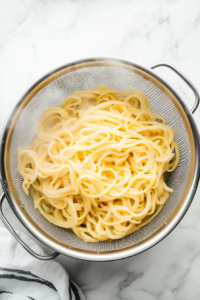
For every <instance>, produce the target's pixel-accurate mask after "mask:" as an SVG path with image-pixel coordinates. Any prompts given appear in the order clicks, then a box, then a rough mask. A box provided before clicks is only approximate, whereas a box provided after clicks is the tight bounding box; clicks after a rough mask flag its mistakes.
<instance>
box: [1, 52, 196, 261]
mask: <svg viewBox="0 0 200 300" xmlns="http://www.w3.org/2000/svg"><path fill="white" fill-rule="evenodd" d="M160 66H165V67H168V68H171V69H172V70H173V71H174V72H176V73H177V74H178V75H179V76H180V77H181V78H182V79H183V80H184V81H185V82H186V84H187V85H188V86H189V87H190V88H191V89H192V91H193V92H194V95H195V104H194V106H193V108H192V110H191V112H190V110H189V109H188V108H187V106H186V105H185V104H184V102H183V100H182V99H181V97H180V96H179V95H178V94H177V93H176V92H175V90H174V89H173V88H172V87H171V86H170V85H169V84H168V83H167V82H165V81H164V80H163V79H162V78H161V77H160V76H158V75H157V74H156V73H155V72H154V71H153V70H152V69H154V68H156V67H160ZM102 84H103V85H108V86H109V87H111V88H112V89H118V90H119V89H120V90H125V91H128V88H129V87H133V88H135V89H137V90H139V91H141V92H143V93H145V94H146V95H147V97H148V99H149V101H150V106H151V109H152V111H153V112H155V113H158V114H160V115H162V116H164V117H165V119H166V120H167V124H168V125H170V126H172V127H173V128H174V130H175V140H176V141H177V143H178V146H179V149H180V163H179V165H178V167H177V169H176V170H175V171H174V172H173V173H172V174H167V177H166V180H167V184H168V185H169V186H170V187H171V188H173V189H174V192H173V193H172V194H171V195H170V197H169V199H168V200H167V202H166V204H165V205H164V207H163V209H162V211H161V212H160V213H159V214H158V216H157V217H156V218H154V219H153V220H152V221H151V222H150V223H149V224H148V225H146V226H145V227H143V228H142V229H140V230H139V231H137V232H135V233H133V234H131V235H129V236H126V237H124V238H122V239H119V240H115V241H111V242H110V241H109V242H106V241H104V242H97V243H90V242H87V243H86V242H84V241H83V240H81V239H79V238H78V237H77V236H76V235H75V234H74V233H73V232H72V231H70V230H66V229H63V228H60V227H58V226H55V225H53V224H51V223H50V222H48V221H47V220H46V219H45V218H44V217H43V216H42V215H41V214H40V213H39V212H38V211H37V210H36V209H35V208H34V204H33V200H32V198H31V196H26V195H25V193H24V191H23V189H22V178H21V176H20V175H19V173H18V170H17V149H18V147H19V146H20V147H25V146H26V145H27V144H28V143H29V142H30V141H31V140H32V138H33V136H34V134H35V132H36V127H37V123H38V120H39V118H40V116H41V115H42V114H43V112H44V111H45V110H46V109H48V108H49V107H52V106H60V105H61V103H62V102H63V101H64V99H65V98H66V97H67V96H69V95H70V94H72V93H74V92H75V91H78V90H85V89H94V88H95V87H96V86H98V85H102ZM198 105H199V94H198V92H197V90H196V89H195V87H194V86H193V84H192V83H191V82H190V81H189V80H188V79H187V78H186V77H185V76H183V74H182V73H180V72H179V71H178V70H177V69H176V68H174V67H173V66H171V65H169V64H166V63H159V64H156V65H153V66H152V67H151V68H147V67H144V66H142V65H139V64H137V63H133V62H130V61H126V60H122V59H118V58H92V59H82V60H78V61H75V62H72V63H69V64H66V65H63V66H61V67H59V68H57V69H55V70H53V71H51V72H49V73H48V74H46V75H44V76H43V77H41V78H40V79H38V80H37V81H36V82H35V83H34V84H32V85H31V86H30V87H29V88H28V89H27V90H26V91H25V92H24V93H23V94H22V96H21V97H20V98H19V99H18V101H17V103H16V105H15V106H14V107H13V109H12V111H11V113H10V115H9V116H8V118H7V121H6V123H5V125H4V127H3V130H2V134H1V144H0V160H1V166H0V179H1V184H2V187H3V194H2V195H1V197H0V218H1V220H2V222H3V223H4V225H5V226H6V227H7V229H8V230H9V231H10V233H11V234H12V235H13V236H14V237H15V238H16V239H17V240H18V241H19V242H20V243H21V245H22V246H23V247H24V248H25V249H26V250H27V251H28V252H29V253H30V254H32V255H33V256H35V257H37V258H38V259H44V260H47V259H51V258H54V257H56V256H57V255H58V254H59V253H62V254H65V255H68V256H71V257H75V258H79V259H85V260H94V261H108V260H117V259H121V258H125V257H129V256H132V255H135V254H138V253H140V252H142V251H144V250H146V249H148V248H150V247H152V246H153V245H155V244H157V243H158V242H159V241H161V240H162V239H163V238H164V237H166V235H168V234H169V233H170V232H171V231H172V230H173V229H174V227H175V226H176V225H177V224H178V223H179V221H180V220H181V219H182V217H183V216H184V214H185V213H186V211H187V209H188V207H189V206H190V204H191V202H192V200H193V197H194V195H195V192H196V189H197V185H198V181H199V152H200V139H199V134H198V130H197V127H196V124H195V122H194V119H193V116H192V113H194V112H195V110H196V109H197V107H198ZM5 197H6V198H7V201H8V203H9V204H10V206H11V208H12V210H13V211H14V213H15V214H16V216H17V217H18V219H19V220H20V221H21V222H22V224H23V225H24V226H25V228H26V229H28V230H29V231H30V232H31V233H32V234H33V236H35V237H36V238H37V239H38V240H40V241H41V242H43V243H44V244H45V245H47V246H49V247H50V248H52V249H54V250H55V251H56V252H54V253H53V254H52V255H49V256H41V255H38V254H36V253H34V252H33V251H32V250H31V249H30V248H29V247H28V246H27V245H26V244H25V243H24V242H23V241H22V240H21V239H20V238H19V237H18V235H17V233H16V232H15V230H14V229H13V228H12V227H11V225H10V224H9V222H8V220H7V219H6V218H5V216H4V215H3V212H2V203H3V200H4V198H5Z"/></svg>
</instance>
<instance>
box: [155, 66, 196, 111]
mask: <svg viewBox="0 0 200 300" xmlns="http://www.w3.org/2000/svg"><path fill="white" fill-rule="evenodd" d="M158 67H167V68H169V69H171V70H173V71H174V72H175V73H176V74H178V75H179V76H180V77H181V78H182V79H183V80H184V81H185V82H186V83H187V85H188V86H189V87H190V88H191V90H192V91H193V92H194V95H195V103H194V106H193V107H192V109H191V112H192V113H194V112H195V111H196V109H197V107H198V106H199V102H200V96H199V93H198V91H197V89H196V88H195V86H194V85H193V83H192V82H191V81H190V80H189V79H188V78H187V77H185V75H183V74H182V73H181V72H180V71H179V70H178V69H177V68H175V67H174V66H172V65H170V64H168V63H165V62H160V63H157V64H155V65H152V66H150V68H151V69H155V68H158Z"/></svg>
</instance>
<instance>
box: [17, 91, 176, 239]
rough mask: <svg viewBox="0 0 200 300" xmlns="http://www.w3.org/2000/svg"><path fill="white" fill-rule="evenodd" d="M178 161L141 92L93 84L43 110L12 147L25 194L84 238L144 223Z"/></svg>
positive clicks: (122, 232) (170, 135) (169, 135)
mask: <svg viewBox="0 0 200 300" xmlns="http://www.w3.org/2000/svg"><path fill="white" fill-rule="evenodd" d="M178 163H179V148H178V146H177V143H176V142H175V141H174V130H173V128H171V127H170V126H167V125H166V121H165V119H164V118H163V117H162V116H159V115H157V114H153V113H152V111H151V109H150V106H149V101H148V99H147V97H146V96H145V95H144V94H142V93H140V92H138V91H136V90H135V89H132V88H130V93H127V92H124V91H120V90H112V89H110V88H109V87H107V86H98V87H97V88H96V89H94V90H87V91H80V92H76V93H74V94H73V95H71V96H69V97H67V98H66V100H65V101H64V102H63V104H62V105H61V107H52V108H50V109H48V110H47V111H45V113H44V114H43V115H42V117H41V118H40V120H39V124H38V128H37V134H36V136H35V138H34V139H33V141H32V142H31V144H30V145H29V146H27V147H26V148H25V149H24V150H23V149H21V148H19V149H18V169H19V173H20V174H21V176H22V178H23V189H24V192H25V193H26V195H28V194H29V190H30V192H31V195H32V197H33V201H34V205H35V208H36V209H38V210H39V212H40V213H41V214H42V215H43V216H44V217H45V218H46V219H47V220H49V221H50V222H51V223H53V224H56V225H57V226H60V227H63V228H68V229H72V230H73V231H74V232H75V234H76V235H77V236H78V237H80V238H81V239H83V240H84V241H86V242H98V241H105V240H115V239H120V238H122V237H124V236H126V235H128V234H130V233H133V232H135V231H136V230H138V229H139V228H141V227H142V226H144V225H146V224H147V223H149V222H150V221H151V220H152V219H153V218H154V217H155V216H156V215H157V214H158V213H159V212H160V210H161V209H162V207H163V205H164V204H165V202H166V201H167V199H168V198H169V193H172V192H173V190H172V189H171V188H169V187H168V186H167V185H166V183H165V176H164V175H165V172H166V171H167V172H172V171H173V170H174V169H175V168H176V167H177V165H178Z"/></svg>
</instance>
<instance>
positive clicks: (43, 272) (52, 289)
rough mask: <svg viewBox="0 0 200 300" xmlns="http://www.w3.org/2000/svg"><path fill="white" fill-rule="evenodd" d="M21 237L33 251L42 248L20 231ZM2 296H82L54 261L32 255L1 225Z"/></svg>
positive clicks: (58, 299) (59, 299)
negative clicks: (43, 259) (39, 258)
mask: <svg viewBox="0 0 200 300" xmlns="http://www.w3.org/2000/svg"><path fill="white" fill-rule="evenodd" d="M17 234H18V235H19V236H20V238H21V239H22V240H23V241H24V242H25V243H26V244H27V245H28V246H29V247H30V248H31V249H33V250H34V251H35V252H36V253H38V254H40V255H45V253H44V251H43V249H42V248H41V247H40V246H39V245H38V244H37V243H35V242H34V241H33V240H31V239H30V238H29V237H28V236H26V235H25V234H23V233H21V232H17ZM0 299H1V300H29V299H32V300H45V299H47V300H85V297H84V295H83V293H82V292H81V290H80V289H79V287H78V286H77V285H76V284H75V283H74V282H73V281H71V280H70V279H69V276H68V274H67V272H66V271H65V269H64V268H63V267H62V266H61V265H60V264H59V263H58V262H56V261H54V260H49V261H42V260H38V259H36V258H34V257H32V256H31V255H30V254H29V253H28V252H27V251H26V250H25V249H24V248H23V247H22V246H21V245H20V244H19V243H18V242H17V241H16V240H15V239H14V238H13V237H12V236H11V234H10V233H9V232H8V231H7V230H6V229H5V228H2V227H0Z"/></svg>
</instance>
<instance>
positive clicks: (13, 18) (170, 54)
mask: <svg viewBox="0 0 200 300" xmlns="http://www.w3.org/2000/svg"><path fill="white" fill-rule="evenodd" d="M95 55H96V56H98V55H108V56H113V55H114V56H121V57H123V58H125V59H130V60H133V61H136V62H139V63H141V64H143V65H146V66H148V65H151V64H153V63H155V62H158V61H163V60H165V61H167V62H169V63H171V64H174V65H175V66H176V67H178V68H179V69H181V70H182V71H183V72H184V73H185V74H186V75H187V76H188V77H189V78H190V79H191V81H192V82H193V83H194V84H195V85H196V87H197V88H198V89H199V90H200V1H199V0H190V1H183V0H164V1H159V0H152V1H149V0H73V1H70V0H65V1H64V0H58V1H56V0H49V1H47V0H44V1H40V0H22V1H20V0H9V1H4V0H0V107H1V109H0V126H2V123H3V122H4V120H5V118H6V116H7V114H8V112H9V110H10V108H11V107H12V105H13V103H14V102H15V101H16V99H17V97H18V96H19V95H20V93H21V92H22V91H23V90H24V89H25V88H26V86H27V85H28V84H29V83H31V82H32V81H33V80H34V79H36V78H37V77H38V76H39V75H41V74H43V73H44V72H46V71H47V70H49V69H51V68H53V67H54V66H57V65H60V64H62V63H64V62H67V61H70V60H73V59H78V58H81V57H84V56H95ZM163 76H165V77H166V78H167V79H168V80H169V82H171V83H172V84H173V85H174V86H175V88H176V89H177V90H178V92H179V93H180V94H181V95H182V97H183V99H184V100H185V101H186V103H187V105H188V106H189V107H192V103H193V101H194V97H193V95H192V93H191V92H190V91H189V89H188V88H187V87H186V86H185V84H183V83H182V82H181V80H179V79H177V77H176V76H172V75H171V73H170V72H164V73H163ZM194 117H195V120H196V122H197V124H198V127H199V128H200V110H198V111H197V112H196V113H195V116H194ZM199 197H200V189H198V191H197V194H196V196H195V198H194V201H193V203H192V205H191V207H190V209H189V211H188V213H187V214H186V216H185V217H184V219H183V220H182V221H181V223H180V224H179V225H178V227H177V228H176V229H175V230H174V231H173V232H172V233H171V234H170V235H169V236H168V237H167V238H166V239H165V240H163V241H162V242H160V243H159V244H158V245H157V246H155V247H153V248H152V249H150V250H148V251H146V252H145V253H142V254H140V255H137V256H135V257H132V258H129V259H125V260H121V261H115V262H104V263H95V262H84V261H79V260H76V259H72V258H69V257H65V256H62V255H60V256H59V257H58V258H57V260H58V261H59V262H61V263H62V264H63V265H64V267H65V268H66V270H67V271H68V273H69V274H70V276H71V277H72V278H73V279H74V281H75V282H77V283H78V284H79V285H80V287H81V288H82V290H83V291H84V293H85V295H86V297H87V299H88V300H94V299H95V300H102V299H104V300H119V299H122V300H130V299H134V300H157V299H159V300H174V299H176V300H179V299H181V300H188V299H193V300H196V299H200V202H199ZM4 211H5V215H6V216H7V218H8V219H9V220H10V221H11V223H12V225H13V226H14V227H15V228H16V229H20V230H21V231H24V232H26V230H25V229H24V228H23V227H22V225H21V224H20V223H19V221H18V220H17V219H16V217H15V216H14V214H13V213H12V211H11V210H10V208H9V207H8V205H7V203H5V204H4ZM1 226H3V225H2V224H1ZM0 246H2V245H0ZM47 251H48V250H47Z"/></svg>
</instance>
